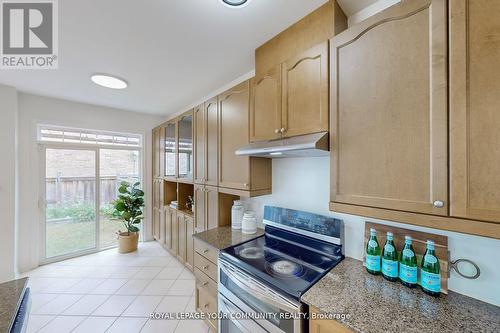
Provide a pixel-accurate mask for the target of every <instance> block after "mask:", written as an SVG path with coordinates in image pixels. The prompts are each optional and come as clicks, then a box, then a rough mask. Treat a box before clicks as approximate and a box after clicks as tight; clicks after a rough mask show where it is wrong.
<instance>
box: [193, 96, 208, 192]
mask: <svg viewBox="0 0 500 333" xmlns="http://www.w3.org/2000/svg"><path fill="white" fill-rule="evenodd" d="M193 118H194V170H193V175H194V182H195V183H196V184H205V155H206V147H205V142H206V139H205V133H206V127H207V124H206V123H205V111H204V104H201V105H198V106H197V107H195V108H194V109H193Z"/></svg>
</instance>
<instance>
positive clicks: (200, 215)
mask: <svg viewBox="0 0 500 333" xmlns="http://www.w3.org/2000/svg"><path fill="white" fill-rule="evenodd" d="M205 196H206V191H205V186H204V185H199V184H196V185H194V202H195V205H194V209H195V210H194V230H195V231H196V232H203V231H205V230H206V225H205Z"/></svg>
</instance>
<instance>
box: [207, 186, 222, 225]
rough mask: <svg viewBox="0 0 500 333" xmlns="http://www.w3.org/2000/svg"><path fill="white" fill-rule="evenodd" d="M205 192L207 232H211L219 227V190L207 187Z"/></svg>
mask: <svg viewBox="0 0 500 333" xmlns="http://www.w3.org/2000/svg"><path fill="white" fill-rule="evenodd" d="M205 191H206V196H205V212H206V213H205V219H206V220H205V224H206V230H210V229H214V228H217V227H218V226H219V189H218V188H217V187H212V186H207V187H206V188H205Z"/></svg>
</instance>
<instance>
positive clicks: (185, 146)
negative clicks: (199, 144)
mask: <svg viewBox="0 0 500 333" xmlns="http://www.w3.org/2000/svg"><path fill="white" fill-rule="evenodd" d="M177 128H178V133H179V134H178V136H179V139H178V148H177V150H178V162H177V168H178V174H177V178H178V180H179V181H186V182H192V181H193V112H192V111H189V112H187V113H185V114H184V115H182V116H180V117H179V120H178V122H177Z"/></svg>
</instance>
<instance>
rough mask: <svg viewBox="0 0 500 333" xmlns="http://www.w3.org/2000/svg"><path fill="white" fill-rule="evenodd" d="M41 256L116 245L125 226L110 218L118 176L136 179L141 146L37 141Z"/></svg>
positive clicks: (59, 257) (53, 257)
mask: <svg viewBox="0 0 500 333" xmlns="http://www.w3.org/2000/svg"><path fill="white" fill-rule="evenodd" d="M41 147H42V149H41V159H42V166H43V172H42V174H43V179H42V188H43V190H42V195H43V196H44V197H43V198H41V200H42V202H45V205H44V206H43V208H44V209H43V223H42V232H41V233H42V237H41V238H42V239H41V240H42V244H41V252H42V253H41V261H42V262H52V261H57V260H62V259H66V258H69V257H73V256H77V255H81V254H85V253H88V252H95V251H98V250H101V249H105V248H109V247H112V246H116V245H117V236H116V232H117V231H118V230H122V231H124V230H125V227H124V225H123V223H122V222H121V221H119V220H116V219H114V218H113V215H112V213H113V205H112V203H113V201H114V200H115V199H116V198H117V195H118V188H119V186H120V183H121V182H122V181H128V182H130V183H135V182H137V181H141V163H140V161H141V160H140V150H139V149H134V148H126V147H123V148H118V147H116V148H115V147H109V148H108V147H106V148H104V147H92V148H88V147H84V146H80V145H61V144H43V145H41Z"/></svg>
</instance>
